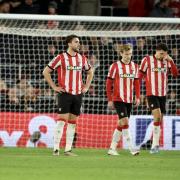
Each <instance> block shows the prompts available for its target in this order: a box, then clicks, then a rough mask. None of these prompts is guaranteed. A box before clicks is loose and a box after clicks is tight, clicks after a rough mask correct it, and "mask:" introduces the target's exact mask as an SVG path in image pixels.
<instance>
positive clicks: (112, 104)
mask: <svg viewBox="0 0 180 180" xmlns="http://www.w3.org/2000/svg"><path fill="white" fill-rule="evenodd" d="M108 109H110V110H114V103H113V101H108Z"/></svg>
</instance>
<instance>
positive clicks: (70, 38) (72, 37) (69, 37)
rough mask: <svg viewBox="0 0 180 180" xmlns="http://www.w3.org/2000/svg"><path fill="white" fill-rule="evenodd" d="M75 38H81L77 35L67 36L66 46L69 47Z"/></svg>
mask: <svg viewBox="0 0 180 180" xmlns="http://www.w3.org/2000/svg"><path fill="white" fill-rule="evenodd" d="M74 38H79V37H78V36H77V35H75V34H71V35H69V36H67V37H66V44H67V45H68V43H71V42H72V40H73V39H74Z"/></svg>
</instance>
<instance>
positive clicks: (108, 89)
mask: <svg viewBox="0 0 180 180" xmlns="http://www.w3.org/2000/svg"><path fill="white" fill-rule="evenodd" d="M112 89H113V79H111V78H110V77H108V78H107V80H106V94H107V99H108V108H109V109H113V108H114V105H113V101H112V94H113V92H112Z"/></svg>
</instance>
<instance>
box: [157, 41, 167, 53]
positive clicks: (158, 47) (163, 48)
mask: <svg viewBox="0 0 180 180" xmlns="http://www.w3.org/2000/svg"><path fill="white" fill-rule="evenodd" d="M156 50H163V51H166V52H167V51H168V47H167V45H166V44H165V43H159V44H158V45H157V46H156Z"/></svg>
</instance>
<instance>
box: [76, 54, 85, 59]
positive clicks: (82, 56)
mask: <svg viewBox="0 0 180 180" xmlns="http://www.w3.org/2000/svg"><path fill="white" fill-rule="evenodd" d="M76 56H78V57H79V58H82V60H87V57H86V55H84V54H80V53H77V54H76Z"/></svg>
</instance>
